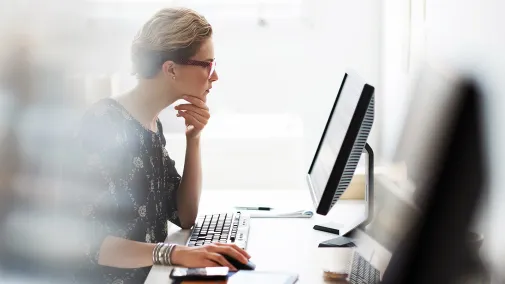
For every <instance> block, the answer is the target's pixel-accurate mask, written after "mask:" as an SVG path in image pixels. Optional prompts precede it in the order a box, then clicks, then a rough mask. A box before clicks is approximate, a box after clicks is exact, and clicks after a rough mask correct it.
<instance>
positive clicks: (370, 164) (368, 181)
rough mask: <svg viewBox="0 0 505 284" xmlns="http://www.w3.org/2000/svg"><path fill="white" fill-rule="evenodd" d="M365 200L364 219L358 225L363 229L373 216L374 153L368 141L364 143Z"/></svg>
mask: <svg viewBox="0 0 505 284" xmlns="http://www.w3.org/2000/svg"><path fill="white" fill-rule="evenodd" d="M364 151H365V155H366V160H365V202H366V209H365V210H366V211H365V214H366V220H365V221H363V223H361V224H360V225H359V228H360V229H362V230H364V229H365V227H366V226H367V225H368V224H370V222H372V220H373V217H374V199H375V193H374V153H373V150H372V147H370V145H369V144H368V143H366V144H365V150H364Z"/></svg>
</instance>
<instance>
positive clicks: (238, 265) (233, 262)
mask: <svg viewBox="0 0 505 284" xmlns="http://www.w3.org/2000/svg"><path fill="white" fill-rule="evenodd" d="M223 256H224V258H226V260H228V262H230V264H231V265H233V266H234V267H235V268H236V269H237V270H254V269H256V264H254V263H252V262H251V261H249V262H248V263H247V264H243V263H242V262H240V261H238V260H236V259H235V258H233V257H231V256H229V255H227V254H223Z"/></svg>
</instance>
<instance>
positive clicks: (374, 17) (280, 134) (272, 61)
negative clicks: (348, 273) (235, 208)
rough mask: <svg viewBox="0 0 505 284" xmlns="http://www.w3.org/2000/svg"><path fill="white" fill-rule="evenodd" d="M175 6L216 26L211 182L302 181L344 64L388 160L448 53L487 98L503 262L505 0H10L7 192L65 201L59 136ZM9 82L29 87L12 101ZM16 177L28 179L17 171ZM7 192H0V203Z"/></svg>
mask: <svg viewBox="0 0 505 284" xmlns="http://www.w3.org/2000/svg"><path fill="white" fill-rule="evenodd" d="M169 6H186V7H189V8H193V9H195V10H197V11H198V12H200V13H202V14H203V15H205V17H206V18H207V19H208V20H209V22H210V23H211V24H212V25H213V27H214V31H215V35H214V43H215V51H216V60H217V72H218V73H219V77H220V80H219V81H218V82H216V84H214V88H213V90H212V93H211V94H210V96H209V102H208V104H209V107H210V109H211V114H212V118H211V120H210V122H209V124H208V126H207V128H206V129H205V132H204V135H203V149H202V154H203V168H204V169H203V170H204V187H205V190H213V189H232V190H242V189H257V190H265V191H267V190H269V189H293V190H297V189H304V188H305V183H304V177H305V176H304V175H305V173H306V172H307V170H308V167H309V165H310V162H311V159H312V156H313V154H314V152H315V150H316V147H317V144H318V142H319V139H320V135H321V133H322V131H323V128H324V126H325V122H326V120H327V117H328V114H329V112H330V110H331V107H332V104H333V102H334V99H335V96H336V93H337V92H338V88H339V86H340V83H341V79H342V77H343V74H344V72H345V71H347V70H353V71H354V72H356V73H357V74H359V75H360V76H361V77H362V78H363V79H365V80H366V81H367V82H369V83H370V84H371V85H373V86H375V88H376V93H375V94H376V117H375V124H374V126H373V129H372V134H371V137H370V139H369V141H368V143H369V144H370V145H371V146H372V148H373V149H374V151H375V155H376V165H377V166H378V167H380V166H387V165H388V164H389V163H390V162H391V161H392V159H393V157H394V154H395V150H396V145H397V141H398V138H399V137H400V134H401V129H402V126H403V123H404V120H403V118H404V117H405V115H406V111H407V106H408V103H409V100H410V98H411V97H410V96H411V91H410V90H411V89H412V88H413V85H414V83H415V80H416V78H417V71H418V68H419V66H421V65H422V64H423V63H425V62H427V61H428V62H442V63H444V64H449V65H451V66H452V67H454V68H456V69H458V70H459V71H461V72H463V73H469V74H472V75H474V76H476V77H477V78H478V79H479V80H480V81H481V82H482V83H483V89H484V91H485V93H486V98H485V108H486V111H485V113H486V116H487V117H486V119H487V120H486V122H487V124H486V127H487V129H488V133H489V137H488V145H487V146H488V147H487V151H488V155H489V157H490V159H491V168H490V169H491V184H490V188H491V192H490V198H489V203H487V205H488V206H486V210H484V212H482V217H481V220H480V222H479V227H480V228H481V230H482V231H483V232H486V233H487V235H489V236H490V238H489V240H490V247H491V248H490V249H489V255H488V256H489V259H491V260H492V261H494V263H496V264H497V265H498V264H499V263H502V262H501V260H503V259H504V258H505V246H503V245H501V241H500V240H501V237H499V236H500V232H502V231H503V229H501V227H503V226H502V225H501V222H500V218H499V216H503V215H504V214H505V211H504V210H505V207H503V206H501V204H502V203H503V202H505V193H504V192H505V191H503V190H502V189H501V184H502V180H503V178H502V177H503V176H505V175H503V173H504V171H505V167H504V166H503V163H502V161H503V160H504V159H503V158H504V157H505V150H504V148H503V147H502V146H503V145H505V135H504V133H505V130H504V128H503V121H505V116H504V115H505V112H504V111H503V110H502V108H503V107H505V96H504V95H503V94H502V93H503V91H502V90H503V86H502V82H503V76H504V74H505V55H504V53H503V52H504V50H505V37H504V36H503V32H504V31H503V27H505V18H504V17H503V16H502V11H505V2H503V1H497V0H481V1H469V0H459V1H456V0H355V1H341V0H311V1H309V0H242V1H237V0H188V1H183V0H172V1H156V0H149V1H147V0H66V1H62V0H38V1H35V0H25V1H19V0H2V1H0V39H1V40H0V62H2V65H1V66H2V69H3V70H7V72H5V73H6V74H8V75H5V76H6V77H5V76H4V77H2V78H3V80H2V85H1V86H0V109H1V110H0V119H1V121H0V126H1V129H0V139H1V140H0V141H1V142H0V145H1V149H0V150H1V151H2V157H3V158H2V160H1V161H0V168H1V169H2V171H1V172H0V181H1V182H2V184H3V185H5V184H8V185H10V186H6V187H5V188H25V189H26V188H29V189H30V190H28V191H27V192H23V193H22V195H23V194H25V195H26V196H29V197H30V198H31V199H33V202H34V203H35V204H40V206H47V204H51V202H56V201H55V200H54V196H53V195H51V194H50V193H51V188H53V180H52V179H51V176H52V175H53V174H55V173H54V172H53V171H57V169H55V168H52V166H54V165H53V164H52V163H51V161H53V160H57V159H56V158H55V157H58V155H61V153H60V151H59V149H60V148H59V146H58V145H60V144H58V143H62V145H65V142H64V141H62V139H59V138H61V137H65V134H64V133H66V131H67V130H71V128H72V122H73V121H74V119H76V118H78V116H79V114H80V112H81V111H82V110H83V109H84V108H85V107H86V106H88V105H89V104H91V103H93V102H94V101H96V100H98V99H100V98H104V97H109V96H114V95H117V94H119V93H121V92H124V91H126V90H128V88H130V87H132V86H133V85H134V84H135V77H133V76H131V75H130V71H131V69H130V66H131V65H130V57H129V52H130V43H131V40H132V38H133V36H134V34H135V32H136V31H137V29H138V28H139V27H140V25H141V24H142V23H143V22H144V21H145V20H146V19H147V18H148V17H149V16H151V15H152V14H153V13H154V12H155V11H157V10H158V9H160V8H164V7H169ZM25 53H26V54H28V55H25ZM23 68H25V69H23ZM18 69H19V70H18ZM26 70H29V72H28V71H26ZM9 74H10V75H9ZM12 74H14V75H12ZM9 76H11V77H9ZM26 82H30V83H26ZM11 85H14V86H15V87H12V86H11ZM11 88H15V89H16V90H19V89H22V90H25V91H24V92H21V93H26V94H29V95H27V96H26V97H21V96H18V95H16V96H13V95H12V94H13V93H16V92H12V91H11ZM18 93H19V92H18ZM16 94H17V93H16ZM161 120H162V122H163V124H164V131H165V136H166V138H167V150H168V152H169V153H170V155H171V156H172V158H173V159H174V160H176V166H177V168H178V169H179V170H180V171H182V168H183V166H184V164H183V163H184V153H185V149H184V147H185V140H184V139H185V137H184V132H183V131H184V125H183V122H182V121H181V120H179V119H177V118H176V117H175V112H174V111H173V109H172V108H169V109H167V110H165V111H164V112H163V113H162V114H161ZM13 133H14V134H15V135H13ZM20 157H21V158H20ZM6 161H12V162H6ZM19 172H22V173H24V174H25V175H21V176H13V175H12V174H11V173H19ZM26 176H30V177H33V176H37V179H36V181H34V180H33V179H31V178H23V177H26ZM23 183H25V184H29V185H30V186H19V184H23ZM12 184H15V185H17V186H12ZM34 192H35V196H36V197H35V198H32V197H33V194H34ZM9 194H10V193H9V191H8V190H4V191H0V197H1V198H0V200H8V199H7V198H3V196H9ZM0 202H1V201H0ZM8 205H10V206H11V207H12V206H15V204H3V203H2V207H1V208H0V213H1V212H2V210H8V208H9V206H8ZM35 206H36V205H35ZM0 217H2V214H0ZM28 217H29V216H28Z"/></svg>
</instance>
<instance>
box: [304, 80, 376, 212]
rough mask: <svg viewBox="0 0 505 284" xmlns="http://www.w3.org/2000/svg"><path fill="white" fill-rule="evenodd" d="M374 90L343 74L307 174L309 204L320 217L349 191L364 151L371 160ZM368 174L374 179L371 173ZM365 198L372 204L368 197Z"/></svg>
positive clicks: (361, 81)
mask: <svg viewBox="0 0 505 284" xmlns="http://www.w3.org/2000/svg"><path fill="white" fill-rule="evenodd" d="M374 91H375V88H374V87H373V86H371V85H370V84H367V83H366V82H365V81H364V80H363V79H362V78H360V77H359V76H358V75H356V74H353V73H351V72H346V73H345V74H344V77H343V80H342V83H341V86H340V90H339V91H338V93H337V96H336V99H335V102H334V104H333V107H332V109H331V112H330V115H329V118H328V120H327V122H326V126H325V128H324V131H323V134H322V136H321V139H320V141H319V145H318V147H317V150H316V153H315V155H314V158H313V160H312V163H311V165H310V168H309V171H308V174H307V183H308V187H309V190H310V193H311V197H312V201H313V203H314V206H315V207H316V213H318V214H320V215H326V214H328V212H329V211H330V209H331V208H332V207H333V206H334V205H335V203H336V202H337V201H338V200H339V198H340V196H341V195H342V194H343V193H344V192H345V190H346V189H347V188H348V186H349V184H350V183H351V180H352V178H353V175H354V172H355V170H356V167H357V165H358V162H359V161H360V158H361V155H362V153H363V151H364V150H365V148H366V150H367V152H369V153H368V154H369V155H368V156H369V158H373V152H372V150H371V148H370V147H369V146H367V139H368V136H369V134H370V131H371V129H372V124H373V121H374ZM372 164H373V163H372ZM369 170H373V165H371V167H370V169H369ZM368 174H369V175H370V174H371V175H372V176H373V172H372V173H370V172H368ZM368 186H369V187H372V184H368ZM367 192H368V191H367ZM365 197H366V199H367V202H368V201H371V199H370V200H369V198H368V197H369V196H368V195H367V194H365ZM369 204H372V203H369ZM371 212H373V210H372V211H371ZM369 213H370V212H367V214H369Z"/></svg>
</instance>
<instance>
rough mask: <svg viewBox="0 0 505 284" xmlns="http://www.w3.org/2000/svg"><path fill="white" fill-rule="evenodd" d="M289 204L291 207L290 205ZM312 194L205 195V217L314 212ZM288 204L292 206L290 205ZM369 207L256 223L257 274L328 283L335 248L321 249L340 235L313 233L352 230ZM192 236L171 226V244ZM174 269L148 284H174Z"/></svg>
mask: <svg viewBox="0 0 505 284" xmlns="http://www.w3.org/2000/svg"><path fill="white" fill-rule="evenodd" d="M286 199H288V200H289V202H287V201H286ZM311 203H312V202H311V199H310V196H309V192H308V191H302V190H272V191H264V190H260V191H253V190H247V191H244V190H235V191H218V190H212V191H210V190H209V191H204V192H203V193H202V198H201V203H200V214H206V213H214V212H223V211H225V210H227V209H231V208H232V207H233V206H254V205H264V206H271V207H274V208H284V209H294V210H300V209H306V210H313V206H312V205H311ZM286 204H288V205H286ZM364 212H365V204H364V202H363V201H359V200H342V201H339V202H338V203H337V204H336V206H335V207H334V208H333V210H331V213H330V214H329V215H328V216H319V215H314V217H312V218H286V219H283V218H252V219H251V228H250V232H249V239H248V245H247V251H248V252H249V254H250V255H251V261H252V262H254V263H255V264H256V266H257V268H256V270H262V271H286V272H295V273H298V275H299V281H298V283H325V281H324V279H323V270H324V268H325V265H328V263H331V255H332V254H331V253H332V251H331V250H332V249H328V248H318V247H317V246H318V244H319V243H320V242H322V241H325V240H328V239H330V238H334V237H336V235H333V234H329V233H325V232H320V231H316V230H314V229H312V227H313V226H314V225H315V224H321V223H325V222H328V221H334V222H337V223H339V224H340V223H341V224H343V225H350V224H351V223H352V222H355V220H356V219H358V218H362V216H364ZM188 236H189V230H181V229H180V228H178V227H176V226H173V225H172V226H170V227H169V230H168V236H167V242H176V243H179V244H183V243H184V242H185V240H186V239H187V238H188ZM367 254H368V255H363V256H364V257H365V258H366V259H371V261H372V264H374V266H376V267H377V268H379V269H381V271H383V267H380V266H383V263H384V261H383V260H382V259H378V258H377V257H378V256H379V255H382V253H381V254H377V253H376V252H374V251H373V250H369V251H368V252H367ZM170 271H171V268H170V267H161V266H154V267H153V268H152V269H151V272H150V273H149V276H148V278H147V279H146V282H145V283H148V284H155V283H169V281H170V278H169V274H170Z"/></svg>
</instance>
